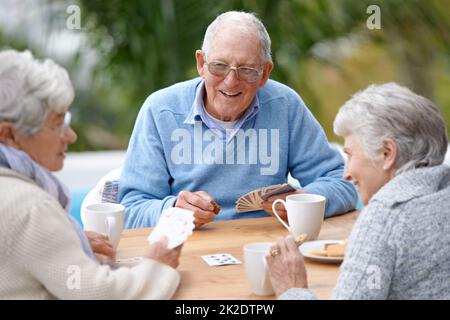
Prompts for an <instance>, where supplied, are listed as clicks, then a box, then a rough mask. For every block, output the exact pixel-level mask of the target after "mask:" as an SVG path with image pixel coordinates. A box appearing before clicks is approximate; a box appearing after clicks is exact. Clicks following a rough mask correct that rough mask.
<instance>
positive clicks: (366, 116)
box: [334, 83, 448, 174]
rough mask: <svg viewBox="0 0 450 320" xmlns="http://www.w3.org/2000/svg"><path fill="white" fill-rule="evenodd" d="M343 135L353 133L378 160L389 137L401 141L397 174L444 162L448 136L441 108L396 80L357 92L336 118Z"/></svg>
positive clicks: (396, 164)
mask: <svg viewBox="0 0 450 320" xmlns="http://www.w3.org/2000/svg"><path fill="white" fill-rule="evenodd" d="M334 132H335V133H336V134H337V135H339V136H347V135H349V134H353V135H354V136H355V137H356V138H357V139H358V141H359V142H360V143H361V147H362V149H363V150H364V152H365V154H366V156H367V157H368V158H369V159H372V160H374V161H376V160H378V159H379V151H380V150H381V148H382V147H383V141H384V140H385V139H392V140H393V141H395V143H396V144H397V148H398V152H397V159H396V163H395V167H396V169H397V170H396V174H399V173H401V172H404V171H407V170H410V169H413V168H418V167H428V166H429V167H431V166H435V165H439V164H442V162H443V161H444V158H445V153H446V151H447V145H448V138H447V130H446V127H445V123H444V120H443V117H442V114H441V112H440V110H439V108H438V107H437V106H436V105H435V104H434V103H433V102H431V101H430V100H429V99H427V98H424V97H422V96H420V95H417V94H415V93H414V92H412V91H411V90H409V89H408V88H406V87H403V86H400V85H398V84H396V83H386V84H382V85H371V86H369V87H368V88H367V89H365V90H363V91H360V92H358V93H356V94H355V95H353V97H352V98H351V99H350V100H349V101H347V102H346V103H345V104H344V105H343V106H342V107H341V108H340V110H339V112H338V114H337V116H336V119H335V120H334Z"/></svg>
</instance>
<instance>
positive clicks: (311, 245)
mask: <svg viewBox="0 0 450 320" xmlns="http://www.w3.org/2000/svg"><path fill="white" fill-rule="evenodd" d="M343 242H344V241H343V240H316V241H308V242H305V243H303V244H302V245H301V246H300V248H299V250H300V252H301V254H302V255H303V256H304V257H305V258H308V259H310V260H313V261H318V262H325V263H341V262H342V261H344V258H343V257H321V256H316V255H312V254H310V253H309V251H310V250H311V249H319V250H323V249H324V245H325V244H329V243H343Z"/></svg>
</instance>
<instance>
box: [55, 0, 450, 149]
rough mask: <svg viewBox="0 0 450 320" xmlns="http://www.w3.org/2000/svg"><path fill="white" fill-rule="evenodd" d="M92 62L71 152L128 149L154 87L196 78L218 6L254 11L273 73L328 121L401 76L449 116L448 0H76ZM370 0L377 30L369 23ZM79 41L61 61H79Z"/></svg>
mask: <svg viewBox="0 0 450 320" xmlns="http://www.w3.org/2000/svg"><path fill="white" fill-rule="evenodd" d="M49 2H50V3H52V2H54V1H50V0H49ZM79 5H80V7H81V14H82V16H81V19H82V20H81V22H82V30H81V32H83V34H85V35H86V37H87V40H88V43H87V44H86V46H88V47H89V48H92V49H94V50H95V51H96V52H97V54H98V57H99V58H98V60H97V62H96V64H95V66H94V68H93V71H92V72H93V73H92V75H91V78H90V79H88V80H86V81H89V83H88V84H85V85H84V86H79V85H77V97H76V100H75V102H74V105H73V111H74V112H73V113H74V119H73V120H74V126H75V129H76V130H77V132H78V133H79V139H78V142H77V144H75V145H74V147H73V148H72V150H92V149H116V148H126V145H127V142H128V138H129V136H130V134H131V131H132V128H133V124H134V121H135V118H136V115H137V112H138V111H139V109H140V107H141V105H142V103H143V102H144V100H145V98H146V97H147V96H148V95H149V94H150V93H152V92H154V91H156V90H158V89H161V88H163V87H166V86H169V85H171V84H173V83H175V82H178V81H184V80H187V79H190V78H193V77H195V76H197V71H196V68H195V57H194V53H195V50H196V49H198V48H200V47H201V43H202V40H203V35H204V32H205V30H206V28H207V26H208V24H209V23H210V22H211V21H212V20H213V19H214V18H215V17H216V16H217V15H218V14H220V13H221V12H224V11H228V10H244V11H252V12H255V13H256V14H257V15H258V16H259V17H260V18H261V20H262V21H263V23H264V24H265V25H266V28H267V30H268V32H269V34H270V36H271V39H272V53H273V60H274V63H275V69H274V71H273V73H272V76H271V78H273V79H275V80H278V81H281V82H284V83H286V84H287V85H289V86H291V87H292V88H293V89H295V90H296V91H297V92H298V93H299V94H300V95H301V96H302V98H303V99H304V100H305V102H306V104H307V105H308V106H309V108H310V109H311V110H312V112H313V113H314V114H315V116H316V117H317V118H318V120H319V122H320V123H321V124H322V126H323V127H324V129H325V131H326V133H327V135H328V137H329V138H330V140H334V141H336V140H339V139H338V138H337V137H335V136H334V135H333V131H332V121H333V119H334V116H335V114H336V112H337V110H338V108H339V107H340V105H342V103H343V102H345V100H347V99H348V98H349V97H350V95H351V94H352V93H354V92H356V91H357V90H360V89H363V88H365V87H367V86H368V85H369V84H371V83H374V82H378V83H379V82H386V81H397V82H399V83H402V84H404V85H407V86H409V87H410V88H411V89H412V90H414V91H416V92H418V93H420V94H423V95H425V96H427V97H429V98H431V99H432V100H434V101H436V102H437V103H438V104H439V105H440V107H441V108H442V110H443V112H444V114H445V117H446V119H447V123H448V124H450V90H449V88H450V86H449V85H450V0H428V1H425V0H407V1H405V0H383V1H381V0H358V1H354V0H289V1H288V0H277V1H274V0H228V1H223V0H220V1H219V0H135V1H122V0H110V1H98V0H97V1H95V0H79ZM369 5H378V6H379V7H380V9H381V29H380V30H369V29H368V28H367V26H366V21H367V19H368V17H369V16H370V14H369V13H367V8H368V6H369ZM84 52H85V48H80V51H79V53H78V55H76V56H75V58H74V59H73V61H72V62H71V63H70V64H69V65H67V67H68V69H69V70H71V71H74V70H77V69H78V68H80V64H81V63H82V61H83V59H81V57H82V56H83V54H84Z"/></svg>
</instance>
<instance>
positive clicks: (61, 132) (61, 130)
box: [45, 111, 72, 137]
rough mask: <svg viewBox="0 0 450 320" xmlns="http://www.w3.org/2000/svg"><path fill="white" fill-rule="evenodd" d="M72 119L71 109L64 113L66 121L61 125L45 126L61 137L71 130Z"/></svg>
mask: <svg viewBox="0 0 450 320" xmlns="http://www.w3.org/2000/svg"><path fill="white" fill-rule="evenodd" d="M71 120H72V114H71V113H70V112H69V111H67V112H66V113H65V114H64V122H63V123H62V124H61V125H59V126H57V127H54V128H50V127H45V128H47V129H50V130H52V131H53V132H55V133H56V134H58V135H59V136H60V137H63V136H64V134H65V133H66V132H67V130H69V128H70V121H71Z"/></svg>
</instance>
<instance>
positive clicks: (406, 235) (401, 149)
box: [266, 83, 450, 299]
mask: <svg viewBox="0 0 450 320" xmlns="http://www.w3.org/2000/svg"><path fill="white" fill-rule="evenodd" d="M334 131H335V132H336V134H338V135H340V136H343V137H344V138H345V146H344V152H345V153H346V154H347V155H348V160H347V163H346V167H345V173H344V175H345V178H346V179H348V180H350V181H352V182H353V183H354V184H355V186H356V187H357V188H358V189H359V192H360V195H361V199H362V202H363V204H364V205H365V206H364V208H363V210H362V211H361V214H360V216H359V218H358V221H357V222H356V224H355V226H354V228H353V230H352V233H351V236H350V238H349V244H348V247H347V251H346V253H345V259H344V262H343V264H342V266H341V269H340V276H339V279H338V282H337V286H336V287H335V289H334V291H333V294H332V298H333V299H449V298H450V281H449V279H450V202H449V201H450V168H449V167H448V166H445V165H443V164H442V163H443V161H444V157H445V153H446V150H447V143H448V142H447V133H446V128H445V124H444V121H443V119H442V115H441V113H440V111H439V109H438V108H437V107H436V106H435V105H434V104H433V103H432V102H431V101H430V100H428V99H426V98H424V97H422V96H419V95H417V94H414V93H413V92H411V91H410V90H409V89H407V88H405V87H402V86H399V85H397V84H394V83H388V84H384V85H372V86H370V87H369V88H367V89H366V90H364V91H362V92H359V93H357V94H355V95H354V96H353V97H352V98H351V99H350V100H349V101H348V102H346V103H345V104H344V105H343V106H342V107H341V109H340V110H339V113H338V115H337V116H336V119H335V121H334ZM272 249H278V250H279V252H280V254H279V255H276V256H274V257H272V256H268V257H266V259H267V263H268V268H269V275H270V278H271V281H272V285H273V287H274V290H275V292H276V294H277V295H278V296H279V299H314V298H315V296H314V294H313V293H312V292H311V291H309V290H308V289H307V287H308V285H307V274H306V269H305V266H304V261H303V257H302V256H301V255H300V254H299V251H298V249H297V247H296V246H295V243H294V241H293V239H292V237H290V236H289V237H287V238H285V239H280V240H279V241H278V242H277V243H276V244H274V246H273V248H272Z"/></svg>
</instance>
